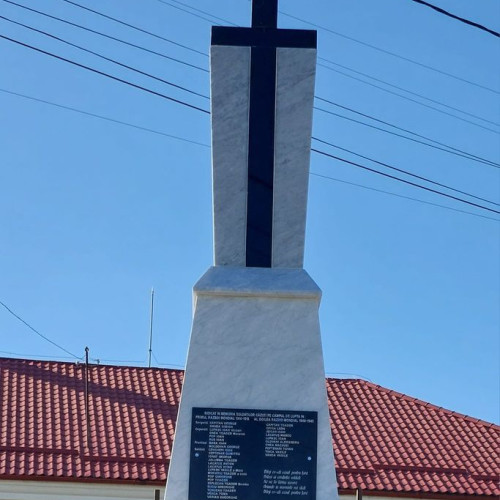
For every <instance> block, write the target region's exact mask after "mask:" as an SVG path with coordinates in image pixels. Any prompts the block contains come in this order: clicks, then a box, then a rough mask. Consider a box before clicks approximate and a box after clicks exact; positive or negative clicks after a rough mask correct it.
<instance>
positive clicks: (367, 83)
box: [3, 0, 498, 133]
mask: <svg viewBox="0 0 500 500" xmlns="http://www.w3.org/2000/svg"><path fill="white" fill-rule="evenodd" d="M3 1H4V2H7V3H10V4H13V5H16V6H18V7H21V8H24V9H27V10H30V11H33V12H36V13H37V14H40V15H43V16H46V17H49V18H52V19H56V20H58V21H61V22H63V23H67V24H69V25H72V26H75V27H78V28H80V29H84V30H86V31H89V32H91V33H94V34H97V35H100V36H103V37H106V38H109V39H112V40H114V41H117V42H120V43H123V44H126V45H129V46H132V47H135V48H137V49H140V50H144V51H146V52H149V53H152V54H155V55H158V56H160V57H164V58H167V59H170V60H173V61H176V62H179V63H181V64H184V65H187V66H190V67H193V68H196V69H199V70H201V71H204V72H208V70H207V69H205V68H202V67H200V66H196V65H193V64H190V63H186V62H185V61H181V60H179V59H175V58H172V57H169V56H166V55H164V54H161V53H158V52H155V51H152V50H150V49H147V48H145V47H142V46H139V45H136V44H133V43H129V42H127V41H124V40H121V39H119V38H116V37H112V36H109V35H106V34H104V33H101V32H99V31H96V30H92V29H90V28H87V27H84V26H81V25H78V24H76V23H72V22H69V21H66V20H64V19H61V18H58V17H55V16H51V15H49V14H46V13H44V12H41V11H38V10H35V9H31V8H29V7H26V6H23V5H21V4H18V3H16V2H13V1H12V0H3ZM157 1H160V0H157ZM220 19H222V18H220ZM224 21H226V22H230V21H227V20H226V19H224ZM205 55H207V54H205ZM320 59H323V60H325V61H327V62H330V63H331V64H335V65H337V66H340V67H344V68H346V69H348V70H350V71H353V72H355V73H358V74H362V75H364V76H366V77H368V78H372V79H374V80H378V81H381V82H383V83H385V84H387V85H389V86H393V87H395V88H398V89H401V90H403V91H404V92H408V93H412V92H411V91H409V90H406V89H404V88H403V87H398V86H395V85H392V84H390V83H388V82H385V81H383V80H379V79H377V78H375V77H372V76H370V75H367V74H365V73H361V72H358V71H356V70H354V69H352V68H349V67H347V66H343V65H340V64H338V63H335V62H333V61H331V60H329V59H324V58H320ZM319 66H321V67H324V68H326V69H328V70H330V71H334V72H336V73H339V74H341V75H343V76H346V77H348V78H353V79H355V80H357V81H359V82H361V83H364V84H366V85H370V86H372V87H375V88H378V89H380V90H383V91H384V92H388V93H390V94H392V95H395V96H397V97H400V98H403V99H407V100H409V101H411V102H414V103H415V104H419V105H422V106H424V107H427V108H429V109H433V110H435V111H438V112H441V113H444V114H446V115H448V116H451V117H453V118H456V119H459V120H462V121H465V122H467V123H471V124H473V125H476V126H478V127H480V128H483V129H485V130H488V131H490V132H494V133H498V132H496V131H495V130H492V129H490V128H487V127H483V126H481V125H479V124H476V123H474V122H471V121H470V120H466V119H464V118H461V117H459V116H456V115H453V114H451V113H447V112H445V111H442V110H440V109H437V108H434V107H433V106H428V105H426V104H424V103H421V102H419V101H416V100H414V99H410V98H408V97H407V96H403V95H401V94H398V93H396V92H392V91H390V90H388V89H385V88H383V87H379V86H377V85H374V84H372V83H370V82H366V81H364V80H361V79H358V78H356V77H353V76H352V75H349V74H346V73H343V72H341V71H338V70H335V69H334V68H330V67H329V66H326V65H324V64H319ZM416 95H419V94H416ZM421 97H422V98H424V99H427V98H426V97H424V96H421ZM435 102H437V103H438V104H442V105H443V106H448V105H446V104H444V103H441V102H440V101H435ZM458 111H461V110H458ZM478 118H479V119H481V118H480V117H478Z"/></svg>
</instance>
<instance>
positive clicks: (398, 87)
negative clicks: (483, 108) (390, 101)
mask: <svg viewBox="0 0 500 500" xmlns="http://www.w3.org/2000/svg"><path fill="white" fill-rule="evenodd" d="M318 59H320V60H322V61H326V62H328V63H330V64H333V65H335V66H339V67H340V68H344V69H347V70H349V71H352V72H353V73H356V74H358V75H362V76H364V77H366V78H371V79H372V80H375V81H376V82H379V83H383V84H384V85H387V86H389V87H392V88H395V89H398V90H402V91H403V92H407V93H408V94H411V95H414V96H416V97H420V98H421V99H425V100H426V101H429V102H433V103H434V104H438V105H439V106H443V107H445V108H448V109H452V110H453V111H458V112H459V113H463V114H464V115H467V116H470V117H471V118H476V120H481V121H483V122H485V123H490V124H491V125H496V126H497V127H500V123H498V122H494V121H492V120H488V119H486V118H483V117H481V116H478V115H475V114H473V113H469V112H468V111H464V110H463V109H460V108H455V107H454V106H450V105H449V104H445V103H444V102H441V101H438V100H437V99H432V98H430V97H426V96H424V95H422V94H419V93H418V92H413V91H412V90H408V89H405V88H404V87H400V86H398V85H394V84H392V83H389V82H386V81H385V80H382V79H380V78H376V77H374V76H371V75H368V74H366V73H363V72H361V71H357V70H355V69H352V68H350V67H349V66H344V65H343V64H339V63H336V62H334V61H331V60H330V59H326V58H324V57H318ZM320 66H321V67H323V68H326V69H329V70H331V71H334V70H333V68H329V67H328V66H325V65H324V64H321V65H320ZM340 74H341V75H343V74H344V73H340ZM360 81H363V80H360ZM397 95H399V94H397ZM400 97H404V96H400Z"/></svg>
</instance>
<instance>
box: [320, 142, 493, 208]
mask: <svg viewBox="0 0 500 500" xmlns="http://www.w3.org/2000/svg"><path fill="white" fill-rule="evenodd" d="M313 139H314V140H315V141H318V142H321V143H322V144H325V145H327V146H331V147H332V148H336V149H340V150H341V151H345V152H346V153H349V154H352V155H354V156H358V157H359V158H363V159H364V160H369V161H372V162H373V163H377V164H378V165H381V166H383V167H386V168H389V169H391V170H394V171H396V172H400V173H402V174H405V175H408V176H410V177H413V178H415V179H419V180H421V181H425V182H428V183H430V184H434V185H435V186H439V187H443V188H445V189H449V190H450V191H454V192H455V193H460V194H464V195H465V196H469V197H471V198H475V199H476V200H480V201H485V202H486V203H491V204H492V205H497V206H500V203H497V202H495V201H491V200H487V199H486V198H481V197H480V196H476V195H473V194H470V193H467V192H466V191H462V190H460V189H457V188H454V187H451V186H449V185H448V184H443V183H441V182H437V181H433V180H432V179H429V178H428V177H424V176H422V175H417V174H414V173H412V172H409V171H408V170H404V169H402V168H398V167H395V166H393V165H389V164H388V163H385V162H383V161H379V160H375V159H374V158H370V157H369V156H364V155H362V154H360V153H356V152H355V151H352V150H350V149H347V148H343V147H342V146H338V145H337V144H333V143H331V142H328V141H325V140H323V139H319V138H318V137H313Z"/></svg>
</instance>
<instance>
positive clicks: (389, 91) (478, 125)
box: [318, 64, 500, 134]
mask: <svg viewBox="0 0 500 500" xmlns="http://www.w3.org/2000/svg"><path fill="white" fill-rule="evenodd" d="M318 66H322V67H327V66H325V65H324V64H318ZM328 69H329V70H330V71H333V72H335V73H338V74H339V75H343V76H345V77H347V78H351V79H352V80H356V81H358V82H361V83H364V84H365V85H369V86H370V87H374V88H376V89H379V90H382V91H384V92H387V93H388V94H392V95H395V96H398V97H401V98H402V99H406V100H407V101H410V102H413V103H415V104H419V105H420V106H424V108H429V109H433V110H434V111H437V112H438V113H442V114H443V115H447V116H452V117H453V118H456V119H457V120H461V121H463V122H466V123H470V124H471V125H475V126H476V127H479V128H482V129H484V130H489V131H490V132H493V133H494V134H500V132H498V131H497V130H494V129H492V128H489V127H485V126H484V125H480V124H479V123H476V122H473V121H471V120H467V118H463V117H461V116H457V115H454V114H453V113H449V112H448V111H444V110H443V109H439V108H435V107H434V106H431V105H429V104H425V103H423V102H420V101H417V100H415V99H412V98H411V97H408V96H405V95H401V94H398V93H397V92H394V91H393V90H389V89H386V88H384V87H381V86H380V85H375V84H374V83H371V82H367V81H366V80H362V79H361V78H357V77H356V76H353V75H349V74H348V73H344V72H343V71H339V70H338V69H334V68H328Z"/></svg>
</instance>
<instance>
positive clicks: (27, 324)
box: [0, 300, 82, 359]
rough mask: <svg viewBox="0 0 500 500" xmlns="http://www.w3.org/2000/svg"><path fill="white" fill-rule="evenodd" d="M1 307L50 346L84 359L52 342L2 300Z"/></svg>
mask: <svg viewBox="0 0 500 500" xmlns="http://www.w3.org/2000/svg"><path fill="white" fill-rule="evenodd" d="M0 305H1V306H3V307H4V308H5V309H6V310H7V312H9V313H10V314H12V316H14V318H16V319H18V320H19V321H20V322H21V323H23V324H24V325H26V326H27V327H28V328H29V329H30V330H31V331H32V332H33V333H36V334H37V335H38V336H39V337H41V338H42V339H43V340H45V341H47V342H49V343H50V344H52V345H53V346H55V347H57V348H58V349H61V351H64V352H65V353H66V354H69V355H70V356H72V357H73V358H75V359H82V357H81V356H77V355H76V354H73V353H72V352H70V351H68V350H67V349H65V348H64V347H62V346H60V345H59V344H57V343H56V342H54V341H53V340H50V339H49V337H47V336H46V335H44V334H43V333H40V332H39V331H38V330H37V329H35V328H33V327H32V326H31V325H30V324H29V323H28V322H27V321H25V320H24V319H23V318H21V316H19V315H18V314H16V313H15V312H14V311H13V310H12V309H11V308H10V307H9V306H7V304H5V303H4V302H2V301H1V300H0Z"/></svg>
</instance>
